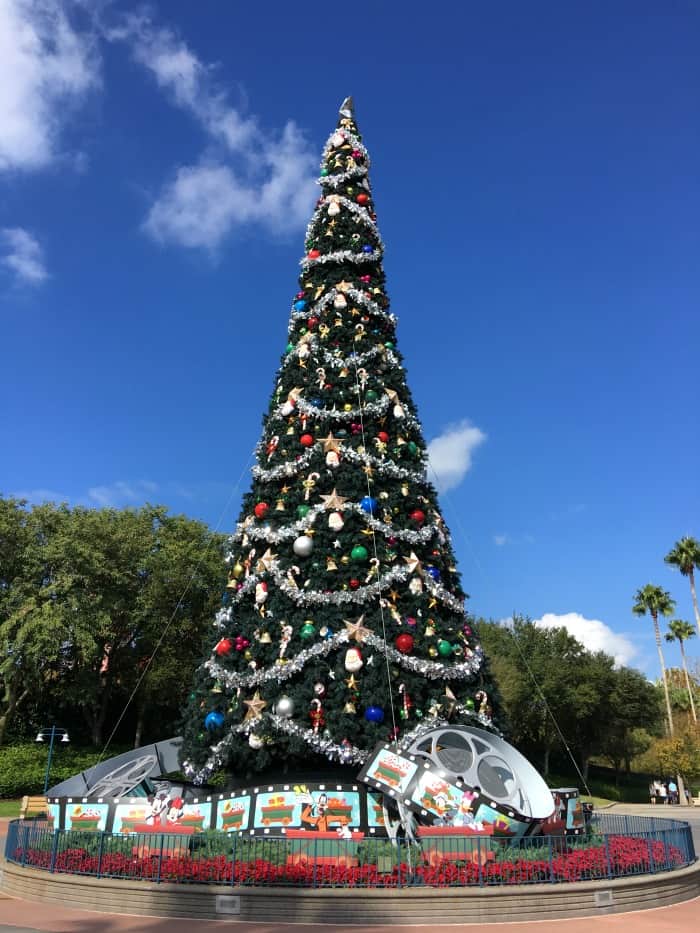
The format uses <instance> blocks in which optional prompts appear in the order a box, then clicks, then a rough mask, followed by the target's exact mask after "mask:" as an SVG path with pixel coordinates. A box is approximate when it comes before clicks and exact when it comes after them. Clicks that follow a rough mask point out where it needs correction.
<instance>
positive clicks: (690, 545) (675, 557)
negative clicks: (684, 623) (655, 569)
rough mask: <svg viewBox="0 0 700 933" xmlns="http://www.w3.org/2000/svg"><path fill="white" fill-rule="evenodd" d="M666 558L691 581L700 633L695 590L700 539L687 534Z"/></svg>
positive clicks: (694, 608)
mask: <svg viewBox="0 0 700 933" xmlns="http://www.w3.org/2000/svg"><path fill="white" fill-rule="evenodd" d="M664 560H665V561H666V563H667V564H671V566H672V567H677V568H678V570H680V572H681V573H682V574H683V576H684V577H687V578H688V582H689V583H690V595H691V597H692V600H693V611H694V612H695V624H696V626H697V630H698V634H700V609H699V608H698V594H697V593H696V591H695V569H696V567H700V541H698V540H697V539H696V538H691V537H690V536H689V535H687V536H686V537H685V538H681V539H680V541H676V543H675V545H674V547H673V548H672V549H671V550H670V551H669V552H668V554H667V555H666V557H664Z"/></svg>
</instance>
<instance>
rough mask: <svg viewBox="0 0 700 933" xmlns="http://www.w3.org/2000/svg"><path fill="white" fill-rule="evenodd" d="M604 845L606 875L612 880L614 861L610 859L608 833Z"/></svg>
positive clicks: (604, 837) (604, 838)
mask: <svg viewBox="0 0 700 933" xmlns="http://www.w3.org/2000/svg"><path fill="white" fill-rule="evenodd" d="M603 845H604V846H605V869H606V871H605V874H606V875H607V877H608V878H612V877H614V875H613V870H612V859H611V858H610V842H609V839H608V834H607V833H606V834H605V835H604V836H603Z"/></svg>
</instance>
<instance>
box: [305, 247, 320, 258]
mask: <svg viewBox="0 0 700 933" xmlns="http://www.w3.org/2000/svg"><path fill="white" fill-rule="evenodd" d="M320 255H321V253H320V252H319V250H317V249H310V250H309V252H308V257H309V259H318V257H319V256H320Z"/></svg>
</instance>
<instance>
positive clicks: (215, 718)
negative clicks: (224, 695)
mask: <svg viewBox="0 0 700 933" xmlns="http://www.w3.org/2000/svg"><path fill="white" fill-rule="evenodd" d="M223 724H224V714H223V713H219V712H216V711H214V712H212V713H207V715H206V718H205V720H204V726H205V728H206V729H209V731H210V732H213V731H214V730H215V729H220V728H221V727H222V726H223Z"/></svg>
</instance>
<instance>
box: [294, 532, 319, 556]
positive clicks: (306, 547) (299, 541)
mask: <svg viewBox="0 0 700 933" xmlns="http://www.w3.org/2000/svg"><path fill="white" fill-rule="evenodd" d="M292 547H293V550H294V553H295V554H296V555H297V557H309V556H310V554H311V552H312V551H313V549H314V542H313V538H310V537H309V535H299V537H298V538H296V539H295V541H294V544H293V545H292Z"/></svg>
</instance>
